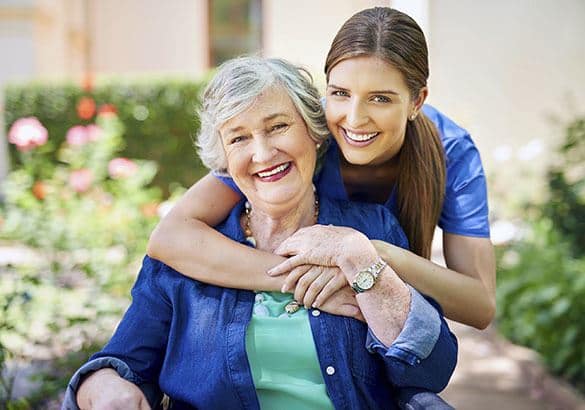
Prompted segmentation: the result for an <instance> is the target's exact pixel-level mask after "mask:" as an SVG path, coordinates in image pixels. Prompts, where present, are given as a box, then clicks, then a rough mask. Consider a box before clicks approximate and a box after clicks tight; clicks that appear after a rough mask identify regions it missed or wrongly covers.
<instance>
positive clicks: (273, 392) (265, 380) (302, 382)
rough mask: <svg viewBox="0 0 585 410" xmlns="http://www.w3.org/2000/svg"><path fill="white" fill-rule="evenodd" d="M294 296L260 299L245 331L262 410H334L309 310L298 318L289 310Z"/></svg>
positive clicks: (263, 296)
mask: <svg viewBox="0 0 585 410" xmlns="http://www.w3.org/2000/svg"><path fill="white" fill-rule="evenodd" d="M292 300H293V299H292V295H291V294H286V293H280V292H259V293H257V294H256V302H255V303H254V313H253V315H252V320H251V321H250V324H249V325H248V329H247V331H246V352H247V354H248V361H249V362H250V368H251V369H252V377H253V378H254V386H255V387H256V393H257V395H258V400H259V401H260V408H262V409H295V410H305V409H307V410H308V409H333V404H332V403H331V400H330V399H329V396H327V392H326V390H325V381H324V380H323V375H322V374H321V368H320V367H319V359H318V357H317V350H316V349H315V342H314V341H313V334H312V332H311V326H310V324H309V317H308V314H307V310H306V309H304V308H302V307H301V308H300V309H299V310H298V311H297V312H295V313H293V314H288V313H286V312H285V310H284V307H285V306H286V305H287V304H288V303H289V302H291V301H292Z"/></svg>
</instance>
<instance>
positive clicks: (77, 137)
mask: <svg viewBox="0 0 585 410" xmlns="http://www.w3.org/2000/svg"><path fill="white" fill-rule="evenodd" d="M101 133H102V129H101V128H100V127H98V126H97V125H94V124H91V125H88V126H87V127H86V126H83V125H76V126H74V127H71V128H69V131H67V135H66V136H65V139H66V140H67V143H68V144H69V145H72V146H81V145H85V144H87V143H88V142H92V141H95V140H97V139H98V138H99V137H100V135H101Z"/></svg>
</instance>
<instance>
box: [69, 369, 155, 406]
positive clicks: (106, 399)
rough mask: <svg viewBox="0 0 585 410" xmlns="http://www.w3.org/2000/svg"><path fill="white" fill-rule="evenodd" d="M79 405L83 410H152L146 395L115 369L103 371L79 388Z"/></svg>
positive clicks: (96, 373) (95, 374)
mask: <svg viewBox="0 0 585 410" xmlns="http://www.w3.org/2000/svg"><path fill="white" fill-rule="evenodd" d="M77 405H78V406H79V408H80V409H81V410H150V405H149V404H148V401H147V400H146V397H145V396H144V393H142V391H141V390H140V389H139V388H138V386H136V385H135V384H134V383H131V382H129V381H127V380H125V379H123V378H122V377H120V376H119V375H118V373H117V372H116V371H115V370H113V369H101V370H98V371H96V372H95V373H93V374H92V375H91V376H89V377H88V378H87V379H85V381H84V382H83V383H82V384H81V386H79V389H78V391H77Z"/></svg>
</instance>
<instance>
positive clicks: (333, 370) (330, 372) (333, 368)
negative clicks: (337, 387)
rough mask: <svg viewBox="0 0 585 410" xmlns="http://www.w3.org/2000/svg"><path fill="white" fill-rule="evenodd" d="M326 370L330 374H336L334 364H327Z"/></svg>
mask: <svg viewBox="0 0 585 410" xmlns="http://www.w3.org/2000/svg"><path fill="white" fill-rule="evenodd" d="M325 372H326V373H327V374H328V375H329V376H333V375H334V374H335V367H333V366H327V368H326V369H325Z"/></svg>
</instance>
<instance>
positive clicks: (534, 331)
mask: <svg viewBox="0 0 585 410" xmlns="http://www.w3.org/2000/svg"><path fill="white" fill-rule="evenodd" d="M559 154H560V155H559V160H558V162H557V164H555V165H554V166H553V167H551V168H550V170H549V172H548V176H547V185H548V189H549V195H548V196H549V200H548V201H547V202H546V203H544V204H531V205H529V206H528V207H527V209H526V210H527V211H529V212H527V213H526V214H527V215H528V220H527V224H528V227H527V228H526V233H525V235H524V237H523V239H522V240H520V241H518V242H517V243H514V244H512V245H511V246H509V247H508V248H506V249H503V250H500V251H499V252H498V289H497V301H498V313H497V321H498V327H499V329H500V330H501V331H502V332H503V333H504V334H505V335H506V336H507V337H508V338H510V339H511V340H512V341H514V342H516V343H519V344H522V345H525V346H528V347H530V348H532V349H534V350H536V351H537V352H539V353H540V354H541V355H542V359H543V361H544V362H545V363H546V364H547V365H548V367H549V368H550V369H551V370H552V371H553V372H554V373H556V374H558V375H560V376H561V377H564V378H566V379H567V380H568V381H569V382H571V383H573V384H574V385H575V386H576V387H577V388H578V389H579V390H581V391H583V392H585V343H584V342H583V341H584V340H585V319H584V318H583V314H585V118H578V119H576V120H575V121H573V122H571V123H570V124H569V125H568V127H567V131H566V136H565V141H564V143H563V144H562V145H561V147H560V148H559Z"/></svg>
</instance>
